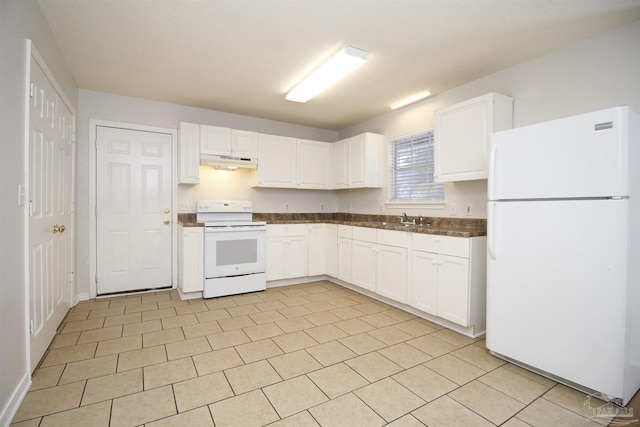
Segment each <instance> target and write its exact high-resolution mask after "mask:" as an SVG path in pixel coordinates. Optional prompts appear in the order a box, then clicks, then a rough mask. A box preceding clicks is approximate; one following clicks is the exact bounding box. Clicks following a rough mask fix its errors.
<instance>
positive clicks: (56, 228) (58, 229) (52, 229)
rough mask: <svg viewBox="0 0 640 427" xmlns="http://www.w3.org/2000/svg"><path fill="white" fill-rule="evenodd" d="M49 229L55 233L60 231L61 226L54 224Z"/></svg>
mask: <svg viewBox="0 0 640 427" xmlns="http://www.w3.org/2000/svg"><path fill="white" fill-rule="evenodd" d="M49 231H52V232H53V234H56V233H60V226H59V225H58V224H54V226H53V227H51V228H50V229H49Z"/></svg>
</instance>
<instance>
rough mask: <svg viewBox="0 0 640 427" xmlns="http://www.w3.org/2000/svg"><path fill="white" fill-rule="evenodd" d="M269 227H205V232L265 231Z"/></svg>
mask: <svg viewBox="0 0 640 427" xmlns="http://www.w3.org/2000/svg"><path fill="white" fill-rule="evenodd" d="M266 229H267V227H264V226H259V227H205V228H204V232H205V233H226V232H241V231H243V232H245V233H246V232H252V231H264V230H266Z"/></svg>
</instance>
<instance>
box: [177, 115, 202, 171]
mask: <svg viewBox="0 0 640 427" xmlns="http://www.w3.org/2000/svg"><path fill="white" fill-rule="evenodd" d="M199 182H200V125H197V124H194V123H184V122H181V123H180V124H179V125H178V184H198V183H199Z"/></svg>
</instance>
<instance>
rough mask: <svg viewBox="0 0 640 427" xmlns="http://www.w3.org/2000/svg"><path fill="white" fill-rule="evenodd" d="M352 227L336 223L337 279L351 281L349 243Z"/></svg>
mask: <svg viewBox="0 0 640 427" xmlns="http://www.w3.org/2000/svg"><path fill="white" fill-rule="evenodd" d="M352 236H353V227H351V226H350V225H338V276H337V277H338V279H340V280H344V281H345V282H347V283H351V243H352V240H351V239H352Z"/></svg>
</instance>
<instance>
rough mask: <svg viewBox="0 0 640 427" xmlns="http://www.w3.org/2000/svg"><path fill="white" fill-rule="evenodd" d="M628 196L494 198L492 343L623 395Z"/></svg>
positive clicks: (540, 366)
mask: <svg viewBox="0 0 640 427" xmlns="http://www.w3.org/2000/svg"><path fill="white" fill-rule="evenodd" d="M628 203H629V201H628V200H587V201H584V200H581V201H526V202H489V206H488V220H489V230H490V231H489V235H488V239H489V240H488V248H489V254H488V264H487V276H488V277H487V344H486V345H487V348H489V349H490V350H491V351H493V352H495V353H498V354H500V355H503V356H507V357H509V358H511V359H514V360H517V361H519V362H521V363H524V364H526V365H530V366H532V367H534V368H536V369H539V370H542V371H545V372H548V373H550V374H553V375H556V376H558V377H561V378H564V379H566V380H569V381H571V382H573V383H576V384H579V385H582V386H584V387H588V388H590V389H593V390H596V391H600V392H603V393H606V394H607V395H609V396H614V397H622V394H623V388H622V387H623V380H624V372H623V371H624V366H625V364H624V354H625V334H624V331H625V322H626V315H625V300H626V296H625V295H626V282H627V280H626V274H627V270H626V265H627V255H626V248H627V224H628V222H627V219H628V218H627V216H628V214H627V212H628V211H627V208H628Z"/></svg>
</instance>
